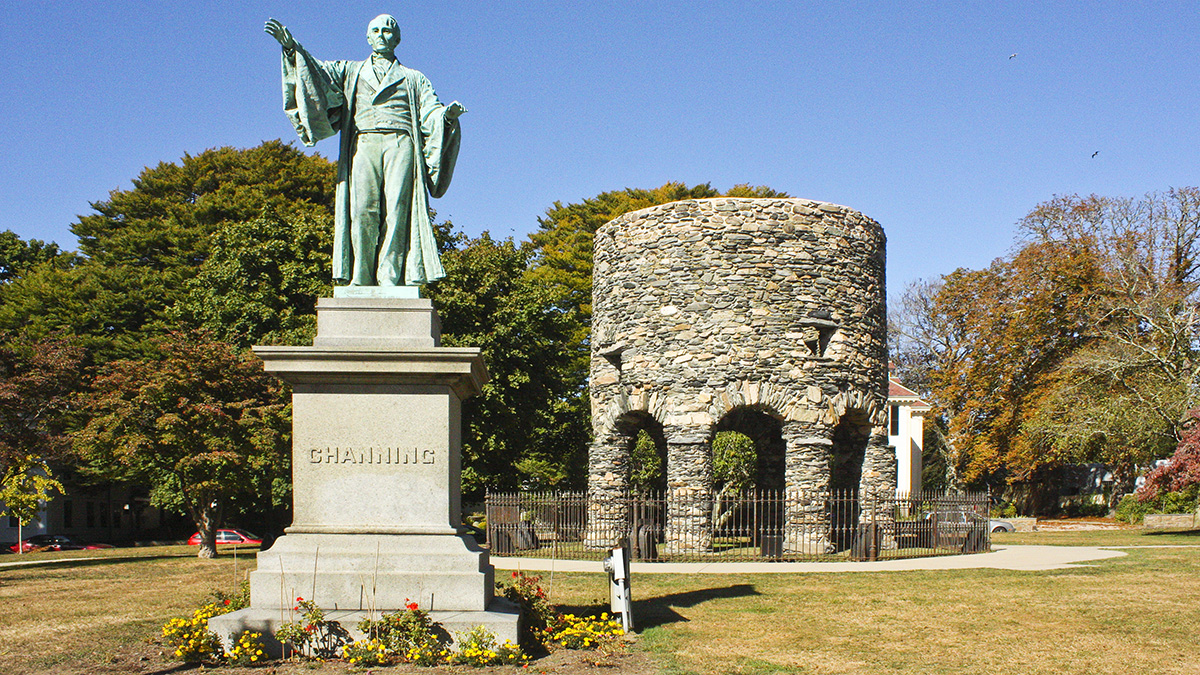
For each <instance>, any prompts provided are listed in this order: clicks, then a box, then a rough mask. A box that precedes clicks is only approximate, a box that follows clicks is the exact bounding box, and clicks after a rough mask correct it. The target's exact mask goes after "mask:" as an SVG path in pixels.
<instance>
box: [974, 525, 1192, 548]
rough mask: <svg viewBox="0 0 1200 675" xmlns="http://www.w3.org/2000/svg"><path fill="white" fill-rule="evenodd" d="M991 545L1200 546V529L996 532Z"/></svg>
mask: <svg viewBox="0 0 1200 675" xmlns="http://www.w3.org/2000/svg"><path fill="white" fill-rule="evenodd" d="M992 544H995V545H999V546H1003V545H1005V544H1034V545H1042V546H1200V530H1145V529H1141V528H1134V527H1128V528H1122V529H1120V530H1066V531H1063V530H1060V531H1054V532H1008V533H1004V532H997V533H995V534H993V535H992Z"/></svg>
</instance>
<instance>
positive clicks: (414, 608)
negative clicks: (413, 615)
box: [404, 602, 417, 612]
mask: <svg viewBox="0 0 1200 675" xmlns="http://www.w3.org/2000/svg"><path fill="white" fill-rule="evenodd" d="M404 606H405V607H407V608H408V609H409V610H410V611H413V612H415V611H417V603H415V602H409V603H405V605H404Z"/></svg>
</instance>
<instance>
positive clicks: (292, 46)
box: [263, 19, 296, 54]
mask: <svg viewBox="0 0 1200 675" xmlns="http://www.w3.org/2000/svg"><path fill="white" fill-rule="evenodd" d="M263 32H264V33H266V34H267V35H270V36H271V37H273V38H275V40H276V41H277V42H278V43H279V46H280V47H283V51H285V52H287V53H289V54H291V53H292V52H294V51H296V40H295V38H293V37H292V33H291V31H289V30H288V29H287V26H284V25H283V24H281V23H279V21H278V20H276V19H267V25H266V26H264V27H263Z"/></svg>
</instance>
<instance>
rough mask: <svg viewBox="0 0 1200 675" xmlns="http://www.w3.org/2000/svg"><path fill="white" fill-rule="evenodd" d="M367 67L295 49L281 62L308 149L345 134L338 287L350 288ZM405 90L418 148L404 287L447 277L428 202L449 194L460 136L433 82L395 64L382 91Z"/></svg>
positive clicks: (337, 222)
mask: <svg viewBox="0 0 1200 675" xmlns="http://www.w3.org/2000/svg"><path fill="white" fill-rule="evenodd" d="M364 66H365V67H367V68H370V67H371V63H370V61H319V60H317V59H314V58H313V57H312V56H310V55H309V54H308V52H306V51H305V50H304V49H303V48H302V47H300V46H299V45H297V47H296V50H295V51H294V52H293V53H292V54H287V53H284V55H283V108H284V112H286V113H287V116H288V119H290V120H291V121H292V125H293V126H294V127H295V128H296V134H297V135H299V136H300V140H301V141H302V142H303V143H304V144H305V145H308V146H311V145H314V144H316V142H317V141H320V140H322V139H325V138H329V137H330V136H333V135H334V134H335V133H338V132H339V131H340V132H341V143H340V149H339V150H338V180H337V192H336V195H335V196H336V203H335V207H334V217H333V279H334V281H341V282H345V281H349V279H350V278H351V276H352V271H353V269H354V268H353V262H354V251H353V248H352V246H351V244H350V241H351V240H350V232H351V227H353V224H352V223H351V219H350V190H351V189H352V186H351V185H350V173H351V172H350V165H351V163H352V162H353V161H354V135H355V133H356V131H357V130H356V129H355V128H354V105H355V103H354V102H355V95H354V92H355V87H357V86H358V79H359V73H360V71H361V70H362V68H363V67H364ZM397 86H402V87H407V93H408V102H409V108H410V113H411V114H410V115H409V119H410V120H411V129H410V131H409V135H410V136H411V137H412V140H413V143H414V144H415V146H416V153H415V154H416V157H417V159H418V161H416V162H414V170H413V174H414V175H413V191H412V194H413V198H412V204H411V207H410V214H411V216H410V219H409V228H408V250H407V254H406V256H405V262H404V283H405V284H408V285H419V284H426V283H429V282H432V281H437V280H438V279H441V278H442V277H444V276H446V273H445V271H444V270H443V269H442V263H441V260H440V259H439V258H438V252H437V243H436V242H435V241H434V236H433V225H432V223H431V222H430V220H429V195H432V196H434V197H441V196H442V195H444V194H446V189H447V188H449V187H450V179H451V178H452V177H453V175H454V162H455V160H456V159H457V158H458V148H459V143H460V140H461V137H462V132H461V129H460V127H459V124H458V120H454V121H452V122H450V123H447V122H446V121H445V117H444V115H443V113H444V111H445V109H446V106H444V105H442V103H441V101H439V100H438V98H437V93H436V92H434V90H433V85H432V84H430V82H429V80H428V79H427V78H426V77H425V76H424V75H422V74H421V73H419V72H418V71H416V70H413V69H412V68H407V67H405V66H402V65H400V64H399V63H396V64H395V65H394V66H393V67H392V69H391V71H389V81H386V82H385V83H384V84H383V86H380V87H379V89H378V92H379V93H378V96H383V95H386V93H387V91H388V90H389V89H391V88H392V87H397Z"/></svg>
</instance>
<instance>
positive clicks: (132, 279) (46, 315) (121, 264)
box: [0, 141, 335, 363]
mask: <svg viewBox="0 0 1200 675" xmlns="http://www.w3.org/2000/svg"><path fill="white" fill-rule="evenodd" d="M334 180H335V169H334V166H333V164H332V163H330V162H329V161H327V160H325V159H323V158H321V157H310V156H308V155H305V154H304V153H302V152H300V151H299V150H297V149H295V148H294V147H292V146H290V145H285V144H283V143H281V142H279V141H268V142H265V143H263V144H262V145H259V146H257V147H254V148H249V149H245V150H237V149H233V148H216V149H213V150H207V151H205V152H202V153H200V154H198V155H185V156H184V157H183V159H182V160H181V161H180V162H179V163H166V162H164V163H161V164H159V165H158V166H156V167H147V168H146V169H145V170H144V171H142V173H141V174H140V175H139V176H138V177H137V178H136V179H134V181H133V188H132V189H130V190H114V191H113V192H112V193H110V195H109V198H108V199H107V200H104V201H98V202H95V203H93V204H92V208H93V210H94V213H92V214H90V215H85V216H82V217H80V219H79V221H78V222H77V223H75V224H74V225H73V226H72V227H71V230H72V232H73V233H74V234H75V235H76V236H77V237H78V238H79V255H77V256H69V257H67V259H66V260H62V259H61V258H63V256H58V257H56V258H53V259H48V260H45V261H44V262H42V263H40V264H35V265H33V266H32V267H29V268H28V269H26V270H25V271H24V272H22V273H21V274H20V276H19V277H17V278H15V279H14V280H13V281H11V282H9V283H7V284H5V285H4V286H3V287H0V328H10V329H13V328H26V329H28V330H30V331H31V332H33V333H34V334H36V335H49V334H51V333H53V332H66V333H70V334H73V335H76V336H78V337H79V338H80V339H81V341H82V343H83V344H84V345H85V346H86V347H88V349H89V353H90V356H91V358H93V359H94V360H95V361H96V362H97V363H104V362H106V361H108V360H112V359H116V358H137V357H139V356H141V355H142V353H143V342H144V341H145V340H146V339H147V337H149V336H151V335H155V334H158V333H161V332H162V331H163V330H164V327H167V326H169V323H170V320H169V319H168V318H167V317H166V312H167V310H168V308H170V307H171V306H172V305H174V304H175V303H176V301H178V300H180V299H181V298H183V297H184V296H185V295H186V294H187V293H188V291H189V285H188V281H189V280H190V279H192V278H193V277H194V276H195V275H196V274H197V272H198V271H199V269H200V267H201V265H202V264H203V263H204V262H205V261H206V260H207V259H208V257H209V255H210V253H211V246H212V244H213V242H214V241H215V240H216V239H217V237H216V236H215V235H216V234H217V233H218V232H220V231H221V230H222V228H224V227H227V226H229V225H232V224H236V223H245V222H248V221H253V220H254V219H256V218H257V217H258V216H259V215H260V214H262V213H263V211H264V209H267V208H271V209H273V211H274V213H277V214H278V217H279V218H280V219H282V220H283V221H284V222H288V223H302V222H313V223H324V222H327V219H328V217H329V214H330V213H331V205H332V200H333V186H334ZM0 243H2V242H0ZM34 257H36V256H34ZM43 257H44V256H43Z"/></svg>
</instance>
